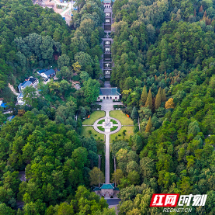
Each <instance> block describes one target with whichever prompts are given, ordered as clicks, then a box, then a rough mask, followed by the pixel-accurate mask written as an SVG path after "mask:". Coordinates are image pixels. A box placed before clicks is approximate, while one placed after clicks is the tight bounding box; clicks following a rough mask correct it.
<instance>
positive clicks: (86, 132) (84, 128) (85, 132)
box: [81, 126, 104, 141]
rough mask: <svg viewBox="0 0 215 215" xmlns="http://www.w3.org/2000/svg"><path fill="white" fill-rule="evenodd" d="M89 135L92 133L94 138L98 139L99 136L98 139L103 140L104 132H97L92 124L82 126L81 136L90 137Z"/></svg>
mask: <svg viewBox="0 0 215 215" xmlns="http://www.w3.org/2000/svg"><path fill="white" fill-rule="evenodd" d="M89 131H91V132H92V134H90V133H89ZM91 135H93V137H94V139H96V140H98V139H99V137H100V140H103V141H104V134H100V133H98V132H97V131H95V130H94V128H93V127H92V126H82V132H81V136H85V137H90V136H91Z"/></svg>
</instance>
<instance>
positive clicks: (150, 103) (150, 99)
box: [145, 89, 152, 110]
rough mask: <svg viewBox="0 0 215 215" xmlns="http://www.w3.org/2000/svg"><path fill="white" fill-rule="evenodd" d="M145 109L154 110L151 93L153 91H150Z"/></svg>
mask: <svg viewBox="0 0 215 215" xmlns="http://www.w3.org/2000/svg"><path fill="white" fill-rule="evenodd" d="M145 107H149V109H150V110H152V92H151V89H150V90H149V93H148V96H147V100H146V103H145Z"/></svg>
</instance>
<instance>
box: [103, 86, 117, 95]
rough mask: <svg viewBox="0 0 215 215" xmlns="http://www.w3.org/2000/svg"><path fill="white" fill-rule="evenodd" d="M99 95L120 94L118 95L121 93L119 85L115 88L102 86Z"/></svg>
mask: <svg viewBox="0 0 215 215" xmlns="http://www.w3.org/2000/svg"><path fill="white" fill-rule="evenodd" d="M99 95H109V96H118V95H120V93H119V89H118V88H117V87H114V88H100V92H99Z"/></svg>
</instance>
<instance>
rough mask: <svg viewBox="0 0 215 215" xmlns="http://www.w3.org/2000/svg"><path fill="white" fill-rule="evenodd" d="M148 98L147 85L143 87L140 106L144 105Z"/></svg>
mask: <svg viewBox="0 0 215 215" xmlns="http://www.w3.org/2000/svg"><path fill="white" fill-rule="evenodd" d="M146 100H147V89H146V86H144V87H143V91H142V94H141V99H140V106H144V105H145V103H146Z"/></svg>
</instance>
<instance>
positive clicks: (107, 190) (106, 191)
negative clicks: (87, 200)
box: [93, 183, 119, 198]
mask: <svg viewBox="0 0 215 215" xmlns="http://www.w3.org/2000/svg"><path fill="white" fill-rule="evenodd" d="M93 191H94V192H95V193H96V194H97V195H100V196H104V197H105V198H111V197H112V198H113V197H116V196H117V194H118V193H119V188H117V187H115V186H114V183H112V184H102V186H101V187H95V188H94V189H93Z"/></svg>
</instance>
